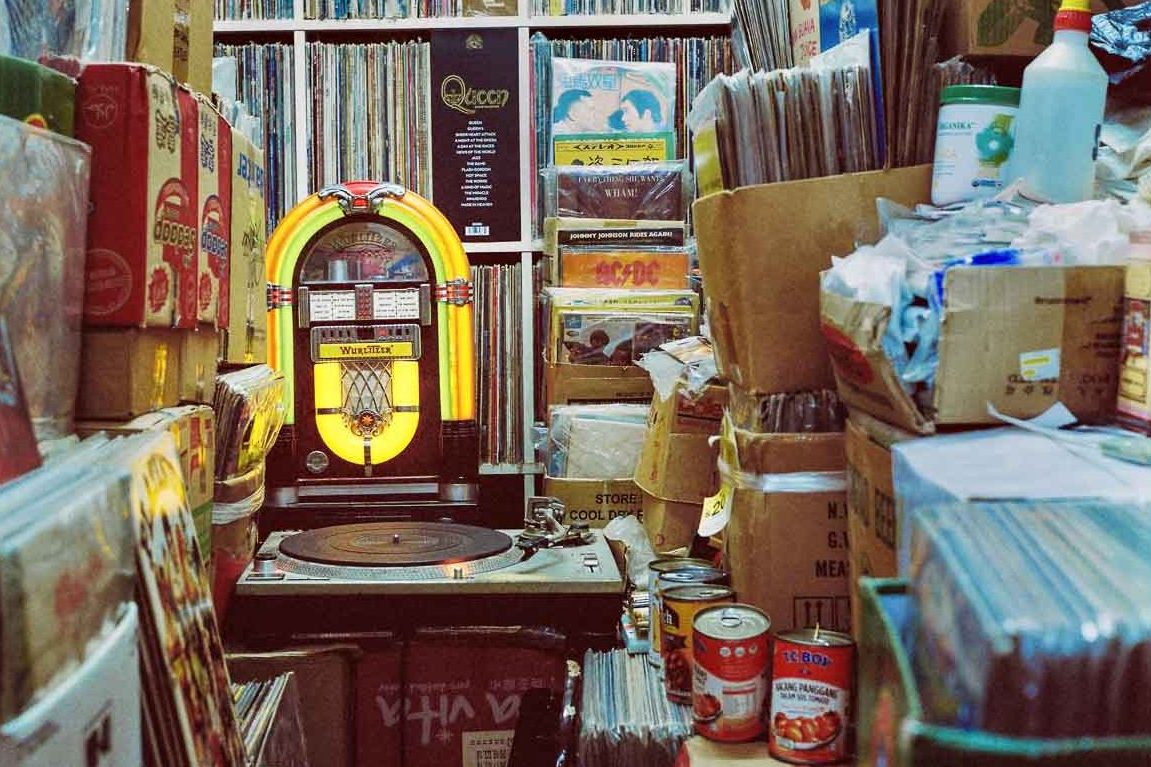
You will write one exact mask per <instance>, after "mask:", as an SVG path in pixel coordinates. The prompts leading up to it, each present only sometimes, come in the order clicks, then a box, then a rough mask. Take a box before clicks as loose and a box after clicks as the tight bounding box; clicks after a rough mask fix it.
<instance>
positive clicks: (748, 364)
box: [693, 166, 931, 394]
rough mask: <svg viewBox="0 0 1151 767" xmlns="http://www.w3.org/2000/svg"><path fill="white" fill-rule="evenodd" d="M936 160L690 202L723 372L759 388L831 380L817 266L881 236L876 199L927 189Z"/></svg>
mask: <svg viewBox="0 0 1151 767" xmlns="http://www.w3.org/2000/svg"><path fill="white" fill-rule="evenodd" d="M930 184H931V167H930V166H917V167H914V168H901V169H899V170H893V171H876V172H872V173H857V174H846V175H841V176H833V177H828V178H818V179H809V180H804V181H794V182H787V183H779V184H764V185H760V186H752V187H744V188H742V189H736V190H734V191H723V192H717V193H715V194H711V195H708V196H706V197H704V198H702V199H700V200H697V201H696V203H695V205H694V206H693V214H694V220H695V226H696V238H697V243H698V248H699V263H700V269H701V271H702V272H703V280H704V286H705V287H704V290H705V291H706V292H707V296H708V298H709V306H708V313H709V319H710V324H711V331H712V337H713V339H714V340H715V345H716V359H717V362H718V363H719V367H720V371H721V372H722V373H723V374H724V375H725V376H726V377H727V378H728V379H730V380H731V381H732V382H733V383H735V384H737V385H739V386H740V387H741V388H743V389H746V390H748V391H750V392H753V393H764V394H766V393H772V392H782V391H796V390H800V389H820V388H830V387H831V385H832V382H833V378H832V374H831V366H830V364H829V362H828V360H827V358H826V355H825V354H823V342H822V340H821V339H820V335H819V273H820V272H821V271H822V270H823V269H825V268H827V267H828V266H830V264H831V257H832V256H833V255H845V254H847V253H850V252H851V251H853V250H854V249H855V247H856V245H857V244H858V243H864V242H868V243H869V242H874V241H875V240H876V239H878V235H879V225H878V221H877V217H876V212H875V200H876V198H877V197H886V198H890V199H893V200H895V201H896V202H899V203H901V204H908V205H910V204H914V203H917V202H922V201H924V200H926V199H928V197H929V192H930V188H931V187H930Z"/></svg>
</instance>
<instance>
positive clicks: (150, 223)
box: [76, 64, 199, 328]
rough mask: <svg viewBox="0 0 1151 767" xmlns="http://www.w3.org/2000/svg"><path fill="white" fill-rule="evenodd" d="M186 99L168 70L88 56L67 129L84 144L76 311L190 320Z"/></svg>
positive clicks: (191, 323) (101, 320)
mask: <svg viewBox="0 0 1151 767" xmlns="http://www.w3.org/2000/svg"><path fill="white" fill-rule="evenodd" d="M196 113H197V110H196V100H195V98H194V97H193V96H192V93H191V92H190V91H187V90H185V89H182V88H178V87H177V86H176V84H175V82H174V81H173V80H171V79H170V78H169V76H168V75H165V74H164V73H162V72H160V71H159V70H157V69H154V68H151V67H143V66H138V65H131V64H89V65H88V66H87V67H85V68H84V71H83V73H82V74H81V76H80V89H79V93H78V109H77V121H76V137H77V138H78V139H80V140H81V141H83V142H85V143H87V144H90V145H91V146H92V184H91V200H92V213H91V216H90V218H89V222H88V254H87V262H86V267H85V279H86V283H87V287H86V294H85V299H84V321H85V323H86V324H88V325H89V326H144V325H147V326H152V327H171V326H176V327H187V328H191V327H195V326H196V285H197V282H198V276H199V275H198V270H199V267H198V263H197V262H198V220H197V219H198V213H199V211H198V209H197V205H196V203H197V198H196V195H197V189H196V186H197V174H196V164H197V161H196V158H197V146H196V134H197V119H196Z"/></svg>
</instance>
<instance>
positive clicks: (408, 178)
mask: <svg viewBox="0 0 1151 767" xmlns="http://www.w3.org/2000/svg"><path fill="white" fill-rule="evenodd" d="M305 55H306V57H307V67H306V68H307V84H306V87H307V89H308V90H307V93H308V94H310V100H309V107H310V109H309V124H308V145H307V146H308V165H309V181H310V184H309V188H312V189H321V188H323V187H324V186H327V185H329V184H334V183H339V182H342V181H346V180H347V179H351V178H372V179H384V180H387V181H391V182H394V183H398V184H402V185H404V186H406V187H407V188H409V189H412V190H414V191H416V192H418V193H419V194H421V195H424V196H425V197H428V198H431V197H432V192H433V190H432V174H431V149H430V147H431V117H430V114H431V93H430V90H431V89H430V88H429V87H428V84H429V82H430V78H431V60H430V59H431V56H430V45H429V44H428V43H427V42H424V41H420V40H415V41H409V42H387V43H369V44H345V43H308V44H307V46H306V54H305Z"/></svg>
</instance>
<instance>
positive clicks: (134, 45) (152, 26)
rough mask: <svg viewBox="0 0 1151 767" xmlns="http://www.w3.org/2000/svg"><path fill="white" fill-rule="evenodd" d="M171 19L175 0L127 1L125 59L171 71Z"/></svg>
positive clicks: (173, 31) (172, 29)
mask: <svg viewBox="0 0 1151 767" xmlns="http://www.w3.org/2000/svg"><path fill="white" fill-rule="evenodd" d="M175 19H176V3H175V0H132V2H130V3H128V61H135V62H137V63H140V64H151V65H152V66H154V67H159V68H160V69H162V70H164V71H165V72H171V71H173V63H174V61H173V51H174V49H175V31H176V27H175Z"/></svg>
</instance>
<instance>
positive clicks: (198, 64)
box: [188, 0, 215, 94]
mask: <svg viewBox="0 0 1151 767" xmlns="http://www.w3.org/2000/svg"><path fill="white" fill-rule="evenodd" d="M190 12H191V19H190V20H189V26H188V85H189V86H190V87H191V88H192V90H194V91H198V92H199V93H204V94H209V93H211V92H212V20H213V14H214V12H215V11H214V9H213V7H212V0H191V9H190Z"/></svg>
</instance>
